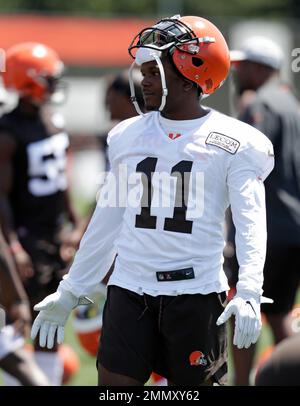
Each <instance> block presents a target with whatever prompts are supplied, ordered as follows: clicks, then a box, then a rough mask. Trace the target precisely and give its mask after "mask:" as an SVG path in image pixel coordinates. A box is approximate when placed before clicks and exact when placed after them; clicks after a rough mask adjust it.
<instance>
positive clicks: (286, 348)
mask: <svg viewBox="0 0 300 406" xmlns="http://www.w3.org/2000/svg"><path fill="white" fill-rule="evenodd" d="M255 385H256V386H300V334H295V335H293V336H290V337H288V338H286V339H284V340H282V341H281V342H280V343H279V344H278V345H277V346H276V348H275V350H274V352H273V353H272V354H271V356H270V357H269V359H268V360H267V361H266V363H265V364H264V365H263V366H262V367H261V369H259V370H258V372H257V375H256V379H255Z"/></svg>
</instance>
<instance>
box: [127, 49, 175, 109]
mask: <svg viewBox="0 0 300 406" xmlns="http://www.w3.org/2000/svg"><path fill="white" fill-rule="evenodd" d="M149 54H150V55H149V56H150V58H149V61H150V60H155V61H156V63H157V66H158V69H159V73H160V79H161V86H162V96H161V103H160V106H159V108H158V110H159V111H162V110H163V109H164V107H165V105H166V99H167V95H168V88H167V84H166V76H165V71H164V68H163V64H162V62H161V60H160V57H159V55H158V54H157V53H156V52H151V51H150V52H149ZM135 65H136V62H135V61H133V63H132V64H131V66H130V68H129V87H130V93H131V97H130V99H131V101H132V103H133V105H134V107H135V109H136V111H137V113H138V114H140V115H142V116H143V115H144V113H143V112H142V111H141V109H140V106H139V104H138V102H137V99H136V96H135V90H134V81H133V75H132V72H133V69H134V68H135Z"/></svg>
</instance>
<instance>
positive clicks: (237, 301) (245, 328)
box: [217, 293, 273, 348]
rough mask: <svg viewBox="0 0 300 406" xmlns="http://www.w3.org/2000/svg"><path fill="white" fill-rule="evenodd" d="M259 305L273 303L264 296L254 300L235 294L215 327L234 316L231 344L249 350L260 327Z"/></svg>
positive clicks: (257, 335)
mask: <svg viewBox="0 0 300 406" xmlns="http://www.w3.org/2000/svg"><path fill="white" fill-rule="evenodd" d="M261 303H273V300H272V299H268V298H266V297H264V296H261V297H257V298H254V297H250V296H249V295H245V294H238V293H237V294H236V295H235V297H234V298H233V299H232V300H231V301H230V302H229V303H228V305H227V306H226V308H225V310H224V311H223V313H222V314H221V316H220V317H219V318H218V320H217V325H218V326H219V325H220V324H223V323H225V322H226V321H227V320H228V319H229V318H230V317H231V316H232V315H234V316H235V328H234V337H233V344H234V345H236V346H237V347H238V348H249V347H250V345H251V344H255V343H256V341H257V340H258V337H259V334H260V330H261V326H262V323H261V314H260V304H261Z"/></svg>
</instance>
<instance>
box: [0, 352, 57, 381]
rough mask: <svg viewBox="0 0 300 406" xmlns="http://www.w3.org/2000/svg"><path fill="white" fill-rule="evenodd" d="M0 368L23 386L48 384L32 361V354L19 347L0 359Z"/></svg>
mask: <svg viewBox="0 0 300 406" xmlns="http://www.w3.org/2000/svg"><path fill="white" fill-rule="evenodd" d="M0 368H2V369H3V370H4V371H5V372H7V373H8V374H9V375H11V376H13V377H14V378H16V379H17V380H18V381H19V382H20V383H21V385H23V386H48V385H50V383H49V381H48V379H47V378H46V376H45V375H44V374H43V372H42V371H41V370H40V368H39V367H38V366H37V365H36V363H35V362H34V360H33V358H32V355H31V354H29V353H28V352H27V351H26V350H25V349H24V348H20V349H17V350H15V351H14V352H11V353H9V354H7V355H6V356H5V357H4V358H2V359H0Z"/></svg>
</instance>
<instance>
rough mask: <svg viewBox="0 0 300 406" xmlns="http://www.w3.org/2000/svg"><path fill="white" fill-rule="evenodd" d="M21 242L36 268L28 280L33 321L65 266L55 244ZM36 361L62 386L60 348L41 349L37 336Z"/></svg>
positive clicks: (31, 238)
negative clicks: (39, 304)
mask: <svg viewBox="0 0 300 406" xmlns="http://www.w3.org/2000/svg"><path fill="white" fill-rule="evenodd" d="M21 242H22V245H23V247H24V248H25V249H26V251H27V252H28V253H29V255H30V257H31V260H32V262H33V265H34V275H33V277H32V278H30V279H28V280H26V281H25V289H26V292H27V294H28V297H29V301H30V306H31V311H32V320H34V319H35V317H36V316H37V312H35V311H34V310H33V307H34V305H35V304H37V303H38V302H40V301H41V300H43V298H45V297H46V296H47V295H49V294H51V293H53V292H55V291H56V289H57V287H58V284H59V282H60V280H61V277H62V272H63V270H64V268H65V264H64V261H63V260H62V259H61V257H60V252H59V246H58V245H57V244H56V243H54V242H52V241H46V240H41V239H35V238H34V237H33V236H30V238H28V237H27V238H24V239H22V241H21ZM34 359H35V362H36V363H37V364H38V366H39V367H40V368H41V369H42V371H43V372H44V374H45V375H46V376H47V378H48V379H49V381H50V382H51V384H52V385H56V386H59V385H61V384H62V378H63V362H62V359H61V357H60V355H59V353H58V345H54V347H53V348H51V349H48V348H44V347H40V345H39V336H38V337H37V338H36V340H35V342H34Z"/></svg>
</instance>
